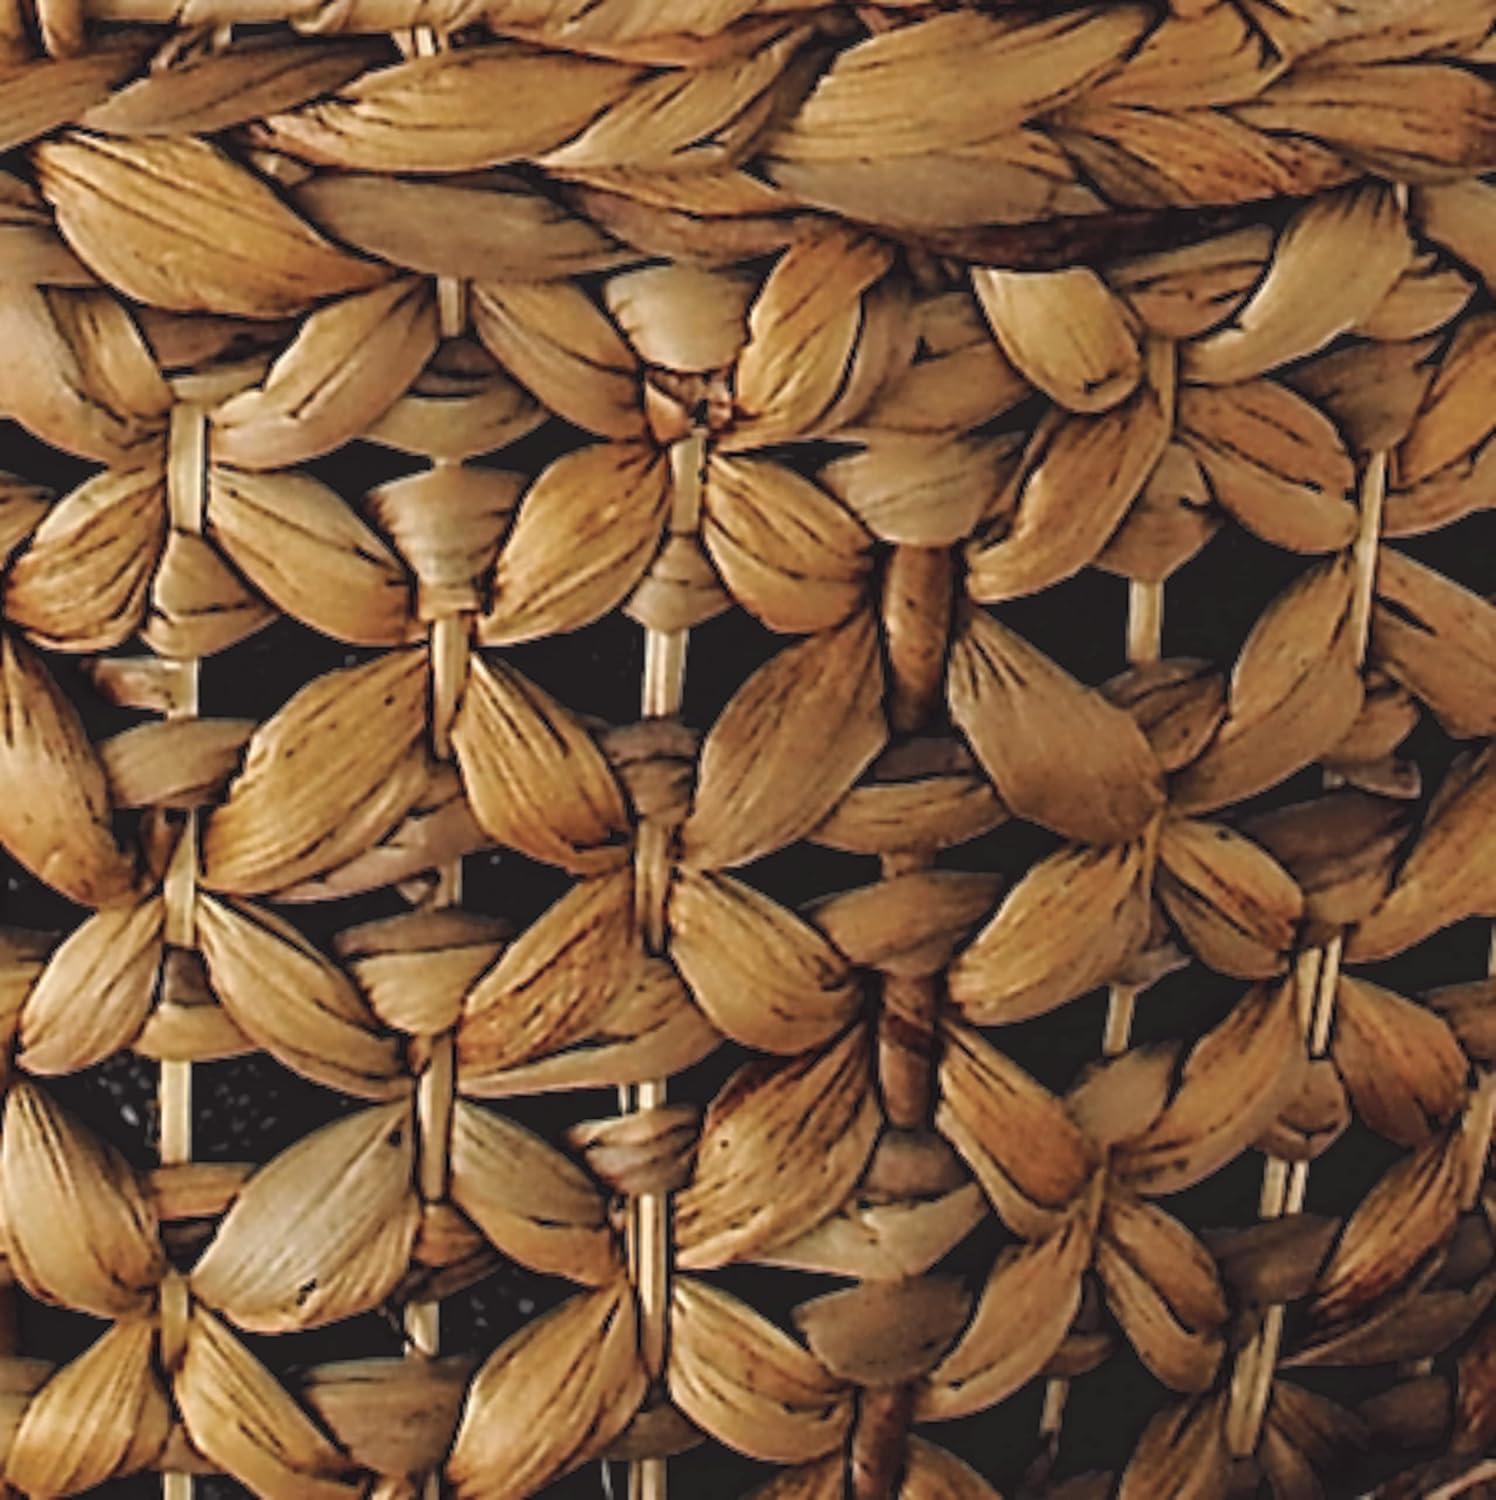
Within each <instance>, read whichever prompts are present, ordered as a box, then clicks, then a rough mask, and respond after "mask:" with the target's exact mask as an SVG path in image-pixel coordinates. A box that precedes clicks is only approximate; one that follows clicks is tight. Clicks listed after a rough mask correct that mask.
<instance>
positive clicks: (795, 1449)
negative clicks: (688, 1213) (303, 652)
mask: <svg viewBox="0 0 1496 1500" xmlns="http://www.w3.org/2000/svg"><path fill="white" fill-rule="evenodd" d="M668 1378H669V1382H670V1395H671V1398H672V1400H674V1401H675V1403H676V1404H677V1405H678V1406H679V1407H680V1409H681V1410H682V1411H683V1412H685V1413H686V1415H687V1416H688V1417H690V1418H691V1420H692V1421H693V1422H695V1423H696V1425H697V1426H698V1427H701V1428H702V1429H703V1430H704V1431H706V1432H709V1433H711V1434H712V1436H713V1437H715V1438H717V1439H718V1440H719V1441H721V1442H723V1443H726V1444H727V1445H728V1447H730V1448H736V1449H737V1450H738V1451H739V1452H740V1453H747V1454H748V1455H750V1456H751V1457H754V1458H761V1459H767V1460H769V1461H770V1462H772V1463H797V1462H804V1461H805V1460H806V1459H809V1458H816V1457H818V1456H819V1455H820V1454H822V1453H826V1452H828V1451H829V1450H830V1449H832V1448H834V1447H836V1446H837V1445H838V1444H839V1443H840V1442H841V1441H842V1439H843V1437H844V1436H845V1435H846V1432H847V1429H848V1428H849V1427H850V1425H851V1418H852V1392H851V1390H850V1389H849V1388H848V1387H847V1386H846V1385H845V1384H844V1383H843V1382H841V1381H839V1380H837V1379H836V1378H835V1377H834V1376H832V1375H830V1374H828V1373H827V1372H826V1371H825V1370H824V1369H822V1367H821V1366H820V1364H819V1363H818V1362H817V1361H816V1360H815V1359H814V1358H813V1357H812V1356H811V1355H810V1354H809V1353H808V1352H807V1351H806V1350H805V1349H804V1348H803V1347H802V1346H801V1345H800V1344H798V1343H796V1342H795V1340H794V1339H792V1338H790V1336H789V1335H788V1334H786V1333H783V1332H781V1331H780V1330H779V1329H778V1328H776V1327H775V1326H774V1325H773V1324H772V1323H770V1322H768V1321H766V1320H765V1319H764V1318H762V1317H760V1316H759V1314H758V1313H756V1312H754V1311H753V1309H752V1308H750V1307H749V1306H747V1304H745V1303H743V1302H739V1301H738V1300H737V1298H735V1297H731V1296H729V1295H728V1294H727V1293H726V1292H723V1291H719V1290H718V1289H717V1288H716V1287H714V1286H711V1285H709V1284H708V1283H707V1282H704V1281H700V1280H698V1279H697V1278H695V1277H693V1276H682V1277H680V1278H679V1279H678V1280H677V1281H676V1283H675V1285H674V1287H673V1288H672V1290H671V1340H670V1367H669V1377H668Z"/></svg>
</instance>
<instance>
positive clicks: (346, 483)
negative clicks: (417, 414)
mask: <svg viewBox="0 0 1496 1500" xmlns="http://www.w3.org/2000/svg"><path fill="white" fill-rule="evenodd" d="M297 467H298V469H299V470H300V471H302V472H305V473H307V474H310V475H312V476H313V477H314V478H316V479H320V480H321V481H322V483H323V484H325V485H327V486H328V487H329V488H330V489H333V490H336V491H337V492H338V493H339V494H340V495H341V496H342V497H343V498H344V499H345V500H347V501H349V502H351V503H354V504H356V503H357V501H358V499H359V497H360V496H361V495H364V494H367V493H368V491H369V490H371V489H373V488H374V487H375V486H376V485H381V484H388V483H389V482H390V481H391V480H392V479H403V478H404V477H405V476H406V475H407V474H419V473H422V472H423V471H424V470H425V469H426V468H427V467H428V465H427V463H426V460H425V459H424V458H422V457H421V456H420V455H419V454H416V453H402V452H401V451H400V450H399V449H396V448H386V447H385V446H384V445H383V444H381V443H367V442H363V441H361V440H358V439H355V441H353V442H351V443H345V444H344V445H343V446H342V447H341V448H338V449H335V450H334V451H333V452H331V453H324V454H322V455H321V456H320V457H317V458H309V459H307V460H306V461H305V462H304V463H302V464H300V465H298V466H297ZM363 519H364V521H365V523H366V524H368V525H373V524H374V523H373V522H372V521H370V520H369V518H368V517H367V516H365V517H364V518H363Z"/></svg>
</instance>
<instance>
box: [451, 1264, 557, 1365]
mask: <svg viewBox="0 0 1496 1500" xmlns="http://www.w3.org/2000/svg"><path fill="white" fill-rule="evenodd" d="M580 1290H581V1289H580V1288H579V1287H577V1286H576V1285H575V1284H574V1283H572V1282H570V1281H567V1280H566V1279H565V1278H564V1277H560V1276H547V1275H545V1274H544V1273H543V1272H540V1271H532V1270H530V1268H529V1267H528V1266H522V1265H519V1264H518V1263H516V1262H514V1261H511V1260H505V1261H504V1263H503V1264H502V1265H500V1266H499V1267H498V1268H497V1269H496V1270H494V1271H493V1272H491V1273H490V1274H489V1275H487V1276H485V1277H484V1278H483V1280H482V1281H479V1282H476V1283H475V1284H474V1285H472V1286H470V1287H465V1288H464V1289H463V1290H462V1291H460V1292H454V1293H453V1294H452V1295H451V1296H450V1297H444V1298H443V1299H442V1304H441V1308H442V1352H443V1353H444V1354H472V1355H476V1356H478V1357H479V1358H487V1356H488V1355H490V1354H492V1353H493V1351H494V1350H495V1349H497V1348H498V1347H499V1346H500V1345H501V1344H502V1343H504V1342H505V1340H506V1339H510V1338H512V1337H513V1336H514V1335H515V1334H516V1333H518V1332H519V1331H520V1329H522V1328H524V1327H526V1326H527V1325H528V1324H530V1323H533V1322H534V1321H535V1319H536V1318H538V1317H540V1316H541V1315H542V1314H543V1313H547V1312H549V1311H550V1310H551V1309H552V1308H554V1307H559V1306H560V1305H561V1304H562V1303H563V1302H565V1301H566V1299H567V1298H568V1297H572V1296H575V1295H577V1294H578V1293H579V1291H580Z"/></svg>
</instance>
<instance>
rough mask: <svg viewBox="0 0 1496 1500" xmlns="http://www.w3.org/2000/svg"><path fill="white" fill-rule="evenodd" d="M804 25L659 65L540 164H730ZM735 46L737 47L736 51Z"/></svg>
mask: <svg viewBox="0 0 1496 1500" xmlns="http://www.w3.org/2000/svg"><path fill="white" fill-rule="evenodd" d="M805 39H806V32H805V31H804V30H802V29H796V30H792V31H790V32H788V34H785V35H776V34H775V33H770V40H769V43H768V45H765V46H760V47H756V48H754V49H753V50H751V51H748V50H746V49H745V50H743V51H742V53H741V55H733V54H730V55H729V56H728V57H726V58H725V59H724V60H723V61H722V62H720V63H716V64H708V65H706V66H703V67H695V68H686V69H680V70H674V69H672V70H670V71H667V72H660V73H656V74H655V75H654V76H653V77H651V78H646V79H645V80H643V81H642V82H640V83H638V84H636V85H635V86H634V87H633V88H631V89H630V90H629V91H628V93H627V94H626V95H625V96H624V97H623V98H621V99H619V100H618V101H617V102H616V103H615V104H613V105H612V107H611V108H609V109H608V110H607V111H606V112H605V113H604V114H602V115H601V116H600V117H599V118H598V119H597V120H596V121H594V122H593V124H592V125H590V126H589V127H588V128H587V129H586V130H584V131H583V132H582V133H581V134H580V135H579V136H577V137H575V138H574V139H573V140H571V141H568V142H567V143H566V145H564V146H562V147H561V148H560V149H559V150H556V151H551V152H547V153H546V154H545V155H544V156H542V157H540V158H539V164H540V165H541V166H542V167H544V168H546V169H547V170H548V171H560V172H563V173H565V172H586V171H596V170H598V169H603V170H606V169H607V168H609V167H619V168H625V169H628V170H630V171H636V172H707V171H713V170H721V169H722V168H725V167H730V166H732V165H733V164H734V162H735V160H736V159H737V158H738V157H739V156H740V155H742V153H743V151H744V149H745V148H746V147H747V146H748V145H749V144H750V143H751V142H752V140H753V138H754V137H755V136H756V135H757V133H758V131H759V130H760V129H761V128H762V126H763V124H764V121H765V119H766V117H767V115H768V112H769V110H770V109H771V108H772V107H773V103H774V95H775V91H774V85H775V84H776V83H778V82H779V79H780V75H781V74H782V73H783V72H784V70H785V67H786V65H787V64H788V63H789V61H790V59H791V58H792V57H793V55H794V53H795V52H796V51H797V50H798V49H799V47H800V46H801V45H802V44H803V43H804V41H805ZM736 52H737V49H734V53H736Z"/></svg>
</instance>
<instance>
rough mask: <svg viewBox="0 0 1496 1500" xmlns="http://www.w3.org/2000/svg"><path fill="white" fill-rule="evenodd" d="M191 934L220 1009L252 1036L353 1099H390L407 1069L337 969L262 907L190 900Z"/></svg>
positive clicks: (403, 1084)
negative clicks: (194, 910)
mask: <svg viewBox="0 0 1496 1500" xmlns="http://www.w3.org/2000/svg"><path fill="white" fill-rule="evenodd" d="M197 936H198V943H199V945H200V947H201V949H202V955H203V961H204V962H205V963H206V964H207V966H208V979H209V982H210V983H211V985H212V987H213V991H214V993H215V994H216V995H217V996H218V998H219V1000H220V1001H221V1002H222V1003H223V1008H224V1009H225V1010H226V1011H228V1013H229V1015H230V1016H232V1017H233V1019H234V1020H235V1021H236V1022H237V1023H238V1025H239V1028H240V1030H242V1031H243V1032H244V1034H245V1035H246V1036H247V1037H249V1038H250V1039H251V1040H252V1041H253V1042H255V1043H256V1045H258V1046H261V1047H263V1048H265V1050H266V1051H267V1052H270V1053H271V1054H272V1055H274V1056H275V1057H276V1058H278V1059H279V1060H280V1061H281V1062H283V1063H285V1065H286V1066H287V1067H289V1068H292V1069H294V1070H295V1071H296V1072H298V1073H301V1074H303V1075H304V1076H305V1077H307V1078H312V1079H315V1080H316V1081H317V1082H318V1083H323V1084H326V1085H327V1086H328V1087H329V1088H334V1089H338V1090H340V1091H341V1092H343V1093H346V1094H352V1095H353V1096H354V1097H355V1098H361V1099H392V1098H397V1097H398V1096H400V1095H401V1094H403V1093H405V1092H407V1091H408V1089H409V1087H410V1081H409V1077H408V1075H407V1073H406V1071H405V1068H404V1065H403V1063H402V1061H401V1059H400V1056H399V1052H398V1049H397V1046H396V1043H395V1041H394V1039H393V1038H391V1037H388V1036H386V1035H384V1034H383V1032H382V1031H381V1029H380V1027H379V1024H378V1022H377V1021H376V1020H375V1018H374V1015H373V1013H372V1012H371V1011H370V1010H369V1008H368V1006H367V1005H366V1004H365V1002H364V1001H363V999H362V998H361V997H360V995H359V993H358V991H357V990H355V989H354V987H353V985H352V984H351V983H350V982H349V980H348V978H347V976H346V975H345V974H344V973H343V972H342V970H341V969H338V968H336V967H334V965H332V964H331V963H329V962H328V960H327V959H325V958H324V957H323V956H322V955H321V954H320V953H319V952H318V951H317V950H316V949H315V948H313V947H312V946H311V944H310V943H308V942H307V940H306V939H305V938H304V937H302V936H301V934H300V933H298V932H297V931H296V929H295V928H294V927H292V926H291V925H290V924H289V923H288V922H285V921H282V920H281V919H280V918H279V917H277V916H274V915H272V914H271V913H270V912H267V911H259V910H256V909H254V908H252V907H248V906H244V907H239V906H233V905H227V904H225V903H223V902H220V901H216V900H214V899H213V897H211V896H206V895H204V896H200V897H199V898H198V903H197Z"/></svg>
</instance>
